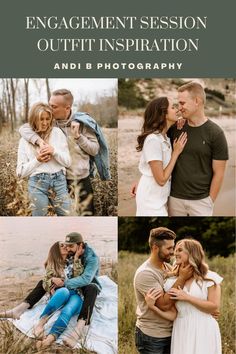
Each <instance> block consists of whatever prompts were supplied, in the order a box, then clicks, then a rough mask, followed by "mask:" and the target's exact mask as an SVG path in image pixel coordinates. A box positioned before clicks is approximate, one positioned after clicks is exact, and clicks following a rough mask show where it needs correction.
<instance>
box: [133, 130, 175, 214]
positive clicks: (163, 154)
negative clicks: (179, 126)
mask: <svg viewBox="0 0 236 354" xmlns="http://www.w3.org/2000/svg"><path fill="white" fill-rule="evenodd" d="M171 153H172V148H171V143H170V139H169V138H168V137H167V138H164V136H163V135H162V134H160V133H157V134H150V135H148V136H147V137H146V139H145V141H144V145H143V150H142V153H141V158H140V162H139V171H140V172H141V173H142V176H141V178H140V181H139V184H138V188H137V193H136V205H137V210H136V215H137V216H167V215H168V213H167V206H166V204H167V200H168V197H169V195H170V187H171V178H169V180H168V181H167V182H166V183H165V185H164V186H160V185H159V184H158V183H157V182H156V180H155V178H154V177H153V174H152V170H151V167H150V165H149V162H150V161H162V164H163V168H166V166H167V165H168V163H169V162H170V159H171Z"/></svg>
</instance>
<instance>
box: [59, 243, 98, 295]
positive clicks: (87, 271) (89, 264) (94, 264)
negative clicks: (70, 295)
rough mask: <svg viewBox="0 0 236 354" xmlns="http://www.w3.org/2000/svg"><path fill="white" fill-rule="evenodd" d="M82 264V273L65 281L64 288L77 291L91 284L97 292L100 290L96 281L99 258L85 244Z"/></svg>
mask: <svg viewBox="0 0 236 354" xmlns="http://www.w3.org/2000/svg"><path fill="white" fill-rule="evenodd" d="M82 263H83V266H84V272H83V273H82V274H81V275H79V276H77V277H74V278H72V279H67V280H65V287H66V288H68V289H77V288H81V287H83V286H86V285H89V284H91V283H93V284H96V285H97V287H98V289H99V290H101V289H102V286H101V284H100V282H99V280H98V272H99V258H98V256H97V255H96V253H95V252H94V250H93V249H92V248H91V247H89V246H88V245H87V244H85V251H84V254H83V256H82Z"/></svg>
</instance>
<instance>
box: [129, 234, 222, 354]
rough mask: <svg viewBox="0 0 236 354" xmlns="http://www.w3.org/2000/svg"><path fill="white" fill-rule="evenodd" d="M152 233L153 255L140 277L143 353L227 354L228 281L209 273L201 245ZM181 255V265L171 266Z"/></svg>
mask: <svg viewBox="0 0 236 354" xmlns="http://www.w3.org/2000/svg"><path fill="white" fill-rule="evenodd" d="M175 238H176V235H175V233H174V232H173V231H172V230H169V229H167V228H164V227H159V228H155V229H152V230H151V231H150V236H149V246H150V250H151V254H150V257H149V258H148V259H147V260H146V261H145V262H144V263H143V264H142V265H141V266H140V267H139V268H138V269H137V271H136V273H135V277H134V289H135V297H136V301H137V312H136V314H137V321H136V330H135V343H136V348H137V350H138V352H139V353H140V354H151V353H155V354H222V349H221V336H220V330H219V326H218V322H217V320H216V319H217V318H218V316H219V308H220V293H221V289H220V283H221V282H222V280H223V278H222V277H221V276H219V275H218V274H217V273H215V272H212V271H210V270H209V269H208V265H207V264H206V262H205V259H204V258H205V257H204V251H203V248H202V246H201V244H200V243H199V242H198V241H197V240H194V239H182V240H180V241H178V242H177V243H176V245H174V242H175ZM174 255H175V267H173V266H171V265H170V261H171V258H172V257H173V256H174Z"/></svg>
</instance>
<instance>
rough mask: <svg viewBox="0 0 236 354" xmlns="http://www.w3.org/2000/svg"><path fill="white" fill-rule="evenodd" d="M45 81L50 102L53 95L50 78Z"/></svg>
mask: <svg viewBox="0 0 236 354" xmlns="http://www.w3.org/2000/svg"><path fill="white" fill-rule="evenodd" d="M45 83H46V89H47V97H48V102H49V99H50V96H51V91H50V86H49V80H48V79H45Z"/></svg>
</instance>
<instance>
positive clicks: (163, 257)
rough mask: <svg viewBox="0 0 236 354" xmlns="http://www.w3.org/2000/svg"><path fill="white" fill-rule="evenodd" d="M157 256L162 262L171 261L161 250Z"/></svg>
mask: <svg viewBox="0 0 236 354" xmlns="http://www.w3.org/2000/svg"><path fill="white" fill-rule="evenodd" d="M158 257H159V259H160V260H161V261H162V262H166V263H170V261H171V256H169V257H168V258H167V256H165V255H164V253H163V252H162V251H161V250H160V251H159V252H158Z"/></svg>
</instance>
